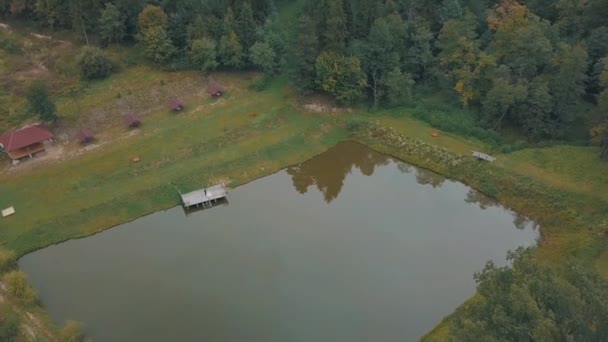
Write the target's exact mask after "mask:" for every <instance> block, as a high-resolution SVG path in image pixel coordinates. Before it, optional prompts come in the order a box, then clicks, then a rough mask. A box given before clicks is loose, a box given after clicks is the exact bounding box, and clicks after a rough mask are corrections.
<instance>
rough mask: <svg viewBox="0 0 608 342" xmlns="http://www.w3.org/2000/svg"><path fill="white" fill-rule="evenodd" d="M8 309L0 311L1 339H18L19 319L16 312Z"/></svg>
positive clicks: (8, 341) (9, 341)
mask: <svg viewBox="0 0 608 342" xmlns="http://www.w3.org/2000/svg"><path fill="white" fill-rule="evenodd" d="M6 311H8V310H3V311H2V312H0V341H6V342H13V341H18V338H19V319H18V318H17V316H16V315H15V313H14V312H10V311H8V312H6Z"/></svg>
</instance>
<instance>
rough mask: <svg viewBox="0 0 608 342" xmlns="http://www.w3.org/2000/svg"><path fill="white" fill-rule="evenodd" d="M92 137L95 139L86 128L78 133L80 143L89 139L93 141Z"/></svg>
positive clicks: (91, 132)
mask: <svg viewBox="0 0 608 342" xmlns="http://www.w3.org/2000/svg"><path fill="white" fill-rule="evenodd" d="M94 137H95V135H94V134H93V131H91V130H90V129H88V128H83V129H81V130H80V132H78V139H79V140H80V141H85V140H90V139H93V138H94Z"/></svg>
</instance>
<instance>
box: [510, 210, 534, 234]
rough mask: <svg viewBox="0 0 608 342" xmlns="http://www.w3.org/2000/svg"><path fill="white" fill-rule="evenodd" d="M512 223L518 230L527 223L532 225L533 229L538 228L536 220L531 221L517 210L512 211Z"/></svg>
mask: <svg viewBox="0 0 608 342" xmlns="http://www.w3.org/2000/svg"><path fill="white" fill-rule="evenodd" d="M513 224H514V225H515V227H517V229H519V230H524V229H526V227H528V226H529V225H531V226H532V229H533V230H537V229H538V228H539V224H538V222H536V221H533V220H531V219H530V218H528V217H527V216H524V215H522V214H520V213H517V212H513Z"/></svg>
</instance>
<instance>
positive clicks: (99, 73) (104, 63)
mask: <svg viewBox="0 0 608 342" xmlns="http://www.w3.org/2000/svg"><path fill="white" fill-rule="evenodd" d="M78 65H79V66H80V74H81V75H82V77H84V78H85V79H87V80H93V79H104V78H106V77H108V76H109V75H110V74H111V73H112V61H111V60H110V59H109V58H108V56H107V55H106V54H105V53H104V52H103V51H102V50H101V49H98V48H95V47H87V48H85V49H84V50H83V51H82V53H81V54H80V57H79V58H78Z"/></svg>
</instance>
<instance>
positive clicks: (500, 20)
mask: <svg viewBox="0 0 608 342" xmlns="http://www.w3.org/2000/svg"><path fill="white" fill-rule="evenodd" d="M487 22H488V27H489V28H490V30H491V31H493V32H494V38H493V39H492V42H491V44H490V51H491V52H492V54H493V55H494V56H495V58H496V60H497V63H498V64H506V65H508V66H509V67H510V68H511V70H512V72H513V74H514V75H515V76H516V77H517V78H526V79H528V80H530V79H532V78H534V77H535V76H537V75H538V72H539V70H540V69H541V68H542V67H543V66H544V65H546V64H547V63H548V61H549V59H550V58H551V53H552V51H553V48H552V46H551V41H550V39H549V37H548V36H549V32H550V30H551V29H550V26H549V24H548V23H547V22H546V21H542V20H541V19H540V18H539V17H538V16H536V15H534V14H533V13H531V12H530V11H529V10H528V8H527V7H526V6H523V5H521V4H520V3H518V2H517V1H516V0H502V1H500V2H499V4H498V5H496V6H495V7H494V9H493V10H492V12H490V14H489V15H488V19H487Z"/></svg>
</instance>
